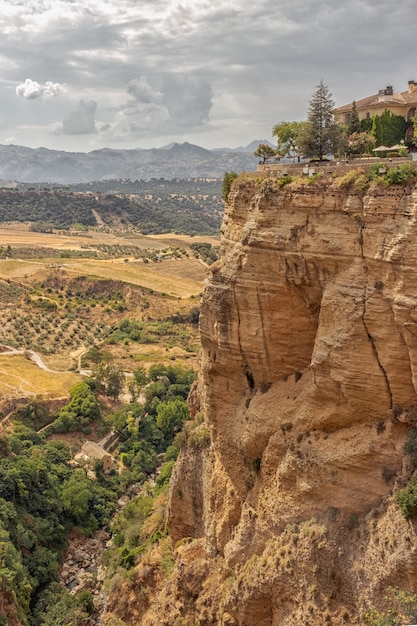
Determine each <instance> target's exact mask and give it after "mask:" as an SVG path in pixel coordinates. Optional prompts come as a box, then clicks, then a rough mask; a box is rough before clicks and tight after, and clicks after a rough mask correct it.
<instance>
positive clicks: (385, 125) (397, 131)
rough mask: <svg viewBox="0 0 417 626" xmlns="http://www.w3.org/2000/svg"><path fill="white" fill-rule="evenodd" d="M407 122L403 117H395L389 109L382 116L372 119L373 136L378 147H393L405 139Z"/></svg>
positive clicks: (375, 116)
mask: <svg viewBox="0 0 417 626" xmlns="http://www.w3.org/2000/svg"><path fill="white" fill-rule="evenodd" d="M406 129H407V122H406V121H405V119H404V118H403V117H402V115H395V113H391V111H388V110H387V109H386V110H385V111H384V112H383V113H382V115H374V116H373V118H372V130H371V134H372V135H373V136H374V137H375V139H376V143H377V145H378V146H387V147H390V146H393V145H395V144H397V143H399V142H400V141H401V139H404V138H405V131H406Z"/></svg>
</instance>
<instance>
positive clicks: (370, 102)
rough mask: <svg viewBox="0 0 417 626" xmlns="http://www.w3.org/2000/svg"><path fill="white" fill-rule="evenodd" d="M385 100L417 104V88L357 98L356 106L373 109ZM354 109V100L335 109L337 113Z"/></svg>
mask: <svg viewBox="0 0 417 626" xmlns="http://www.w3.org/2000/svg"><path fill="white" fill-rule="evenodd" d="M383 102H385V103H386V104H390V105H394V106H395V105H398V106H404V105H407V104H410V105H417V89H414V91H411V92H408V91H402V92H401V93H393V94H392V95H383V94H380V93H376V94H374V95H373V96H368V97H367V98H362V100H356V108H357V109H358V110H362V109H371V108H372V107H374V106H381V104H382V103H383ZM351 109H352V102H350V103H349V104H344V105H343V106H341V107H338V108H337V109H334V112H335V113H344V112H346V113H348V112H349V111H350V110H351Z"/></svg>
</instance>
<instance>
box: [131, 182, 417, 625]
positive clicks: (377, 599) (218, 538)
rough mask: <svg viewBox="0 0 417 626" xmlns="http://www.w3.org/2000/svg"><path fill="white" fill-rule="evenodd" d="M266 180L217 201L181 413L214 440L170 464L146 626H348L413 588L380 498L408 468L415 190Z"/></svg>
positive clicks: (410, 556)
mask: <svg viewBox="0 0 417 626" xmlns="http://www.w3.org/2000/svg"><path fill="white" fill-rule="evenodd" d="M351 180H352V177H351ZM279 183H280V181H279V179H278V178H274V177H271V176H268V175H267V174H266V175H261V174H259V173H257V174H247V175H242V176H241V177H240V178H239V179H238V180H237V182H236V183H235V186H234V188H233V191H232V192H231V194H230V196H229V204H228V206H227V207H226V212H225V218H224V222H223V228H222V245H221V259H220V261H218V262H217V263H216V264H214V265H213V266H211V268H210V273H209V276H208V280H207V284H206V286H205V289H204V294H203V300H202V307H201V318H200V327H201V343H202V353H201V369H200V376H199V381H198V388H197V391H196V392H195V393H196V395H197V399H196V397H195V396H193V402H192V406H193V407H198V409H199V410H200V411H201V412H202V413H203V414H204V420H205V421H204V426H205V428H209V430H210V437H211V444H210V445H209V446H203V447H200V448H197V449H196V448H195V447H191V446H188V448H186V449H185V450H184V451H183V452H182V454H181V456H180V458H179V460H178V462H177V464H176V468H175V470H174V475H173V479H172V481H171V497H170V505H169V516H168V527H169V531H170V535H171V537H172V538H173V540H174V541H179V544H178V546H179V547H178V548H177V553H176V558H177V566H176V569H175V573H174V577H173V578H172V579H171V580H170V581H169V583H167V584H166V585H165V586H164V584H162V583H161V585H162V586H161V589H163V591H161V592H160V593H159V594H158V593H157V594H156V600H155V603H156V604H157V605H158V606H159V607H160V611H159V614H158V617H155V618H152V617H151V613H149V612H148V613H147V614H146V615H145V616H144V620H143V622H142V624H156V623H159V624H173V623H177V622H175V619H174V614H173V613H169V608H168V607H169V605H170V606H174V605H175V606H176V607H177V609H176V610H177V613H176V616H177V617H178V619H180V617H181V619H185V621H184V622H178V623H184V624H185V623H196V624H205V625H209V624H213V625H214V624H224V625H226V624H227V625H229V626H232V625H236V626H237V625H239V626H254V625H255V624H256V626H278V625H280V626H289V625H294V626H295V625H299V624H309V625H310V626H316V625H317V626H318V625H322V624H325V623H329V624H330V623H331V624H335V625H339V624H340V625H342V624H350V625H351V626H353V625H354V624H355V625H356V624H359V623H363V619H364V617H363V616H364V615H365V613H366V611H367V610H369V608H371V607H372V606H377V607H378V608H379V609H381V610H382V608H383V598H384V596H385V591H386V587H387V586H388V585H394V586H396V587H399V588H403V589H407V590H410V591H417V577H416V575H417V569H416V568H417V565H416V564H417V560H416V554H417V538H416V535H415V528H414V525H413V524H412V523H411V522H407V521H406V520H405V519H404V516H403V515H402V513H401V511H400V509H399V507H398V505H397V503H396V500H395V497H394V494H395V492H396V491H397V490H398V489H399V488H400V487H402V486H403V485H404V484H405V481H406V480H408V479H409V478H410V476H411V474H412V472H413V469H414V468H413V464H412V463H410V460H409V459H408V458H407V457H405V455H404V451H403V448H404V441H405V439H406V437H407V433H408V432H409V430H410V422H413V418H411V417H410V416H411V415H413V411H410V410H409V409H408V410H406V407H412V406H414V405H417V393H416V392H417V189H416V188H415V187H414V186H407V185H396V186H389V187H382V186H380V187H378V186H373V187H370V188H369V189H368V190H367V191H366V192H356V191H355V190H354V189H353V187H350V186H349V185H348V184H347V183H346V185H344V184H343V179H329V180H324V178H322V179H320V180H318V181H310V184H307V183H304V182H303V181H302V180H300V181H299V182H297V183H291V184H289V185H286V186H280V184H279ZM185 537H189V538H190V539H189V540H187V541H189V543H187V544H186V546H184V544H183V540H184V538H185ZM180 540H181V541H180ZM202 545H204V554H202V555H201V559H202V560H200V561H199V563H200V564H201V567H200V568H199V569H198V568H197V569H198V571H199V572H200V573H199V575H197V574H196V576H195V579H194V589H193V592H192V594H190V592H189V591H187V589H188V588H187V584H186V580H187V577H188V576H189V575H190V572H191V571H192V568H193V567H194V569H196V564H195V557H193V556H190V557H189V558H187V554H190V555H192V554H194V553H193V550H194V551H195V550H196V549H197V548H196V546H198V547H199V550H200V551H201V549H202ZM168 589H169V592H168V591H167V590H168ZM168 599H169V600H168ZM191 600H192V610H191V609H189V608H188V609H187V608H186V607H188V606H189V605H188V604H187V602H191ZM170 619H171V621H169V620H170ZM187 619H188V620H189V621H186V620H187ZM158 620H159V621H158Z"/></svg>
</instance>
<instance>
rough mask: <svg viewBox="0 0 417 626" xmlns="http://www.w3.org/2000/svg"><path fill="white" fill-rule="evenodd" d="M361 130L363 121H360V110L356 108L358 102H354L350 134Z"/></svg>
mask: <svg viewBox="0 0 417 626" xmlns="http://www.w3.org/2000/svg"><path fill="white" fill-rule="evenodd" d="M360 131H361V123H360V121H359V115H358V110H357V108H356V102H355V101H353V102H352V110H351V112H350V122H349V128H348V135H351V134H352V133H359V132H360Z"/></svg>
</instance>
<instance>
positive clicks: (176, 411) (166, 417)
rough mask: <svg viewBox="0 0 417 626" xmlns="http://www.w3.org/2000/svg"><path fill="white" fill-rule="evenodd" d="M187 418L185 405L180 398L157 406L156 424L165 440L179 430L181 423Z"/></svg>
mask: <svg viewBox="0 0 417 626" xmlns="http://www.w3.org/2000/svg"><path fill="white" fill-rule="evenodd" d="M188 418H189V413H188V408H187V404H186V402H185V401H184V400H182V399H181V398H175V399H174V400H171V401H169V402H164V403H160V404H158V407H157V411H156V424H157V426H158V428H160V429H161V431H162V432H163V433H164V436H165V438H167V437H170V436H171V435H172V434H173V433H176V432H178V431H179V430H181V427H182V425H183V423H184V422H185V421H186V420H187V419H188Z"/></svg>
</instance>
